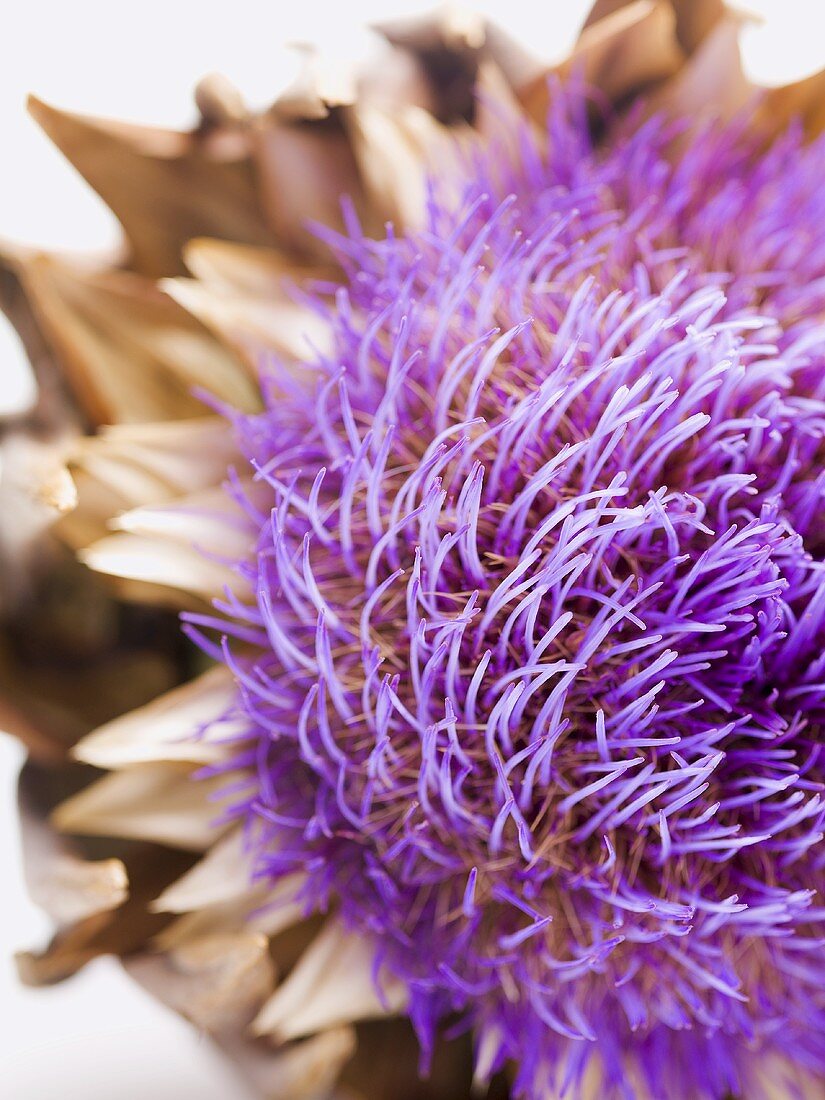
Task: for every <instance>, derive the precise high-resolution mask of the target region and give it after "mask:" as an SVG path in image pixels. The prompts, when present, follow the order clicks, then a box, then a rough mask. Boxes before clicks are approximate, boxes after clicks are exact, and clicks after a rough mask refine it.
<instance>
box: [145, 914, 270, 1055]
mask: <svg viewBox="0 0 825 1100" xmlns="http://www.w3.org/2000/svg"><path fill="white" fill-rule="evenodd" d="M124 966H125V968H126V971H127V973H129V974H130V975H131V976H132V977H133V978H135V979H136V980H137V981H138V982H140V984H141V985H143V986H144V987H145V988H146V989H148V990H149V992H150V993H152V994H154V995H155V996H156V997H157V998H158V999H159V1000H161V1001H162V1002H163V1003H164V1004H166V1005H168V1006H169V1007H170V1008H172V1009H174V1010H175V1011H176V1012H179V1013H180V1014H181V1015H182V1016H184V1017H185V1018H186V1019H187V1020H190V1021H191V1022H192V1023H193V1024H195V1026H196V1027H200V1028H203V1029H204V1030H205V1031H209V1032H213V1033H229V1034H232V1033H236V1032H238V1031H240V1030H241V1029H243V1028H244V1027H246V1025H247V1024H248V1023H249V1022H250V1021H251V1019H252V1017H253V1016H254V1015H255V1013H256V1011H257V1010H258V1008H259V1006H260V1005H261V1003H262V1002H263V1001H264V999H265V998H266V997H267V996H268V995H269V994H270V992H271V990H272V987H273V985H274V983H275V968H274V966H273V964H272V959H271V958H270V955H269V942H268V940H267V938H266V936H263V935H260V934H256V933H254V932H237V933H234V934H231V935H214V936H205V937H203V938H202V939H198V940H192V941H191V942H189V943H186V944H184V945H182V946H180V947H177V948H175V949H174V950H172V951H167V952H163V953H146V954H141V955H136V956H133V957H131V958H128V959H124Z"/></svg>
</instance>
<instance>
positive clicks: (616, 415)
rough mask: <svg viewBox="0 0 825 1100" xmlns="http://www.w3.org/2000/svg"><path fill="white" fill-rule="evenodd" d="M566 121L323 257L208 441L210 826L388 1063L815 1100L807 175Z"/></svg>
mask: <svg viewBox="0 0 825 1100" xmlns="http://www.w3.org/2000/svg"><path fill="white" fill-rule="evenodd" d="M584 113H585V112H584V108H583V105H582V104H581V103H580V102H579V100H578V99H577V97H576V96H575V95H574V94H568V95H566V96H565V95H561V96H557V97H556V107H555V108H554V109H553V113H552V115H551V118H550V120H549V123H548V135H547V137H548V141H547V143H546V144H547V146H548V148H549V152H544V151H542V152H540V148H542V146H540V145H539V143H538V142H535V141H534V140H533V139H532V138H531V137H530V136H529V135H526V134H525V135H522V137H521V141H520V152H519V155H518V157H517V158H514V156H513V154H512V153H507V152H505V151H504V150H503V148H502V149H499V150H493V151H491V152H486V153H480V154H477V155H476V157H475V159H474V161H473V163H472V165H471V171H470V173H469V176H470V178H471V180H472V182H471V184H470V185H469V187H468V189H467V193H466V196H465V201H464V203H463V206H462V207H461V209H460V210H457V209H456V208H455V206H454V205H453V204H450V203H447V202H446V201H445V200H442V199H440V198H439V191H438V188H437V186H433V187H432V188H431V193H430V200H429V206H428V215H427V224H426V227H425V228H424V229H423V230H422V231H421V232H419V233H416V234H414V235H408V236H396V235H395V234H394V233H392V232H388V234H387V236H386V238H385V239H383V240H370V239H367V238H365V237H364V236H363V235H362V233H361V232H360V230H359V227H358V226H357V224H355V223H354V221H353V220H352V219H351V224H350V226H349V232H348V234H346V235H344V236H340V237H333V236H332V235H331V234H327V237H328V239H329V240H330V241H331V243H332V245H333V247H334V248H335V250H336V252H337V254H338V257H339V259H340V262H341V264H342V265H343V268H344V270H345V273H346V279H345V281H344V282H343V283H342V285H340V286H337V287H328V286H324V287H321V288H319V289H318V292H317V294H316V296H315V297H314V299H313V302H314V307H315V308H316V309H317V310H318V311H319V313H320V314H321V315H322V316H323V317H324V318H325V319H326V320H327V321H328V323H329V325H330V327H331V329H332V332H333V341H332V347H331V350H329V351H328V352H324V353H320V352H319V353H318V355H317V357H316V359H315V361H314V362H311V363H309V364H307V365H306V368H305V373H304V374H303V375H302V377H301V378H300V379H298V380H297V381H296V380H295V379H294V377H290V376H289V374H288V373H286V372H285V371H284V370H279V369H277V368H276V369H273V370H272V371H271V372H270V374H269V376H268V377H267V379H266V407H265V410H264V411H263V412H262V413H261V414H259V415H255V416H251V417H241V416H240V415H239V416H237V417H235V418H234V419H235V422H236V426H237V431H238V437H239V440H240V443H241V446H242V448H243V450H244V453H245V454H246V455H247V457H248V459H249V462H250V463H251V464H252V466H253V467H254V469H255V471H256V476H257V479H258V481H259V482H260V483H261V484H262V485H263V486H264V488H265V490H266V492H268V493H269V494H270V502H271V513H270V514H264V515H260V514H258V513H257V512H256V511H255V510H254V508H253V506H252V505H250V506H249V512H250V515H251V516H253V517H256V518H255V519H254V522H255V523H256V525H257V528H258V534H257V543H256V546H255V552H254V554H252V555H251V556H250V558H249V560H248V561H245V562H243V563H241V564H240V566H239V568H240V570H241V571H242V572H243V573H244V575H245V576H246V577H247V578H248V579H249V580H250V581H251V584H252V588H253V590H254V593H255V600H254V602H253V603H252V605H251V606H241V605H240V604H239V603H238V602H237V601H235V602H234V603H228V604H226V605H221V610H223V611H224V612H228V613H229V619H234V620H235V621H236V622H237V621H239V620H240V621H242V625H241V626H240V627H235V626H233V627H231V628H230V633H233V632H234V634H235V635H236V636H239V637H241V638H242V639H243V640H244V641H245V642H246V643H249V642H252V643H253V645H252V647H251V648H250V647H249V646H248V645H246V646H244V645H241V644H236V643H233V644H232V645H231V646H230V645H226V644H225V646H224V654H225V659H226V660H227V662H229V664H230V666H231V668H232V669H233V671H234V672H235V675H236V677H237V682H238V688H239V694H240V700H241V702H240V705H241V706H242V708H243V709H244V711H245V713H246V715H247V716H248V736H247V737H246V738H245V740H244V741H243V742H242V743H240V744H239V748H238V754H237V758H236V760H235V761H234V766H235V767H236V768H237V769H238V770H239V771H240V772H242V773H245V774H246V775H247V776H248V777H249V784H248V785H247V786H245V787H244V788H243V791H242V796H238V797H237V799H236V802H235V805H234V808H233V811H232V812H233V813H235V814H236V815H237V816H238V817H240V818H242V819H243V820H245V821H246V822H247V823H248V824H249V828H250V837H251V839H252V843H253V844H254V848H255V853H256V860H257V872H256V873H257V875H258V876H260V877H261V878H264V879H269V880H271V881H272V882H273V884H274V883H275V882H277V881H279V880H280V879H282V878H285V877H286V876H287V875H291V874H294V872H295V871H296V870H306V869H308V870H309V872H310V873H309V877H308V883H307V885H306V887H305V888H304V892H303V894H302V898H303V900H304V902H305V903H306V905H307V908H308V909H310V910H321V911H323V910H326V909H328V908H331V907H332V908H335V909H337V910H338V911H339V912H340V913H341V915H342V918H343V919H344V921H345V922H346V923H347V924H348V925H350V926H351V927H353V928H355V929H356V930H358V931H359V932H361V933H363V934H365V935H368V936H369V937H371V938H372V939H374V941H375V942H376V944H377V949H378V953H379V962H380V964H381V965H385V966H386V967H388V968H389V969H390V970H391V971H392V972H394V973H395V974H396V975H398V976H400V977H401V978H402V979H403V980H404V982H405V983H406V985H407V986H408V988H409V991H410V992H409V1007H408V1013H409V1016H410V1018H411V1020H412V1022H413V1024H414V1026H415V1027H416V1030H417V1032H418V1034H419V1037H420V1040H421V1043H422V1048H423V1050H424V1054H425V1061H426V1053H427V1051H428V1050H429V1049H430V1048H431V1046H432V1042H433V1038H434V1034H435V1031H436V1028H437V1026H438V1025H439V1024H440V1023H441V1022H442V1021H443V1020H444V1019H445V1018H447V1017H450V1018H451V1019H452V1020H455V1019H458V1020H459V1021H460V1022H463V1023H464V1024H465V1025H466V1026H468V1027H471V1028H472V1029H473V1033H474V1036H475V1043H476V1049H477V1060H478V1066H479V1073H480V1074H481V1076H485V1075H487V1074H489V1073H490V1072H493V1071H495V1070H497V1069H498V1068H500V1067H501V1066H502V1065H503V1064H504V1062H505V1061H509V1062H511V1063H512V1064H513V1066H514V1067H515V1071H514V1072H515V1085H514V1094H515V1095H517V1096H521V1097H528V1098H533V1100H538V1098H540V1097H546V1096H548V1095H554V1094H556V1093H559V1094H563V1095H566V1096H570V1097H575V1096H577V1095H580V1091H579V1090H580V1089H581V1088H582V1087H583V1086H582V1081H583V1080H584V1078H585V1075H586V1074H587V1075H588V1078H589V1075H590V1074H592V1073H595V1074H597V1079H598V1080H599V1081H600V1082H601V1084H600V1085H599V1087H598V1089H597V1090H596V1092H597V1094H598V1095H599V1096H602V1097H610V1096H621V1097H634V1096H638V1095H651V1096H655V1097H657V1098H660V1100H667V1098H669V1097H674V1098H682V1097H685V1096H696V1097H700V1096H701V1097H711V1098H722V1097H725V1096H727V1095H729V1094H730V1093H733V1094H736V1095H744V1096H747V1097H749V1098H758V1097H760V1096H763V1095H767V1092H763V1085H762V1083H761V1076H760V1075H761V1073H762V1068H763V1067H764V1066H766V1065H768V1063H769V1062H770V1063H771V1064H773V1065H774V1066H777V1065H780V1064H785V1063H790V1064H792V1065H793V1066H795V1067H796V1068H797V1069H800V1070H802V1071H804V1072H807V1073H814V1074H816V1073H821V1072H822V1071H823V1070H825V999H823V990H824V989H825V959H823V951H822V942H823V941H822V920H823V917H825V910H823V908H822V899H821V890H822V886H823V866H825V859H823V853H822V845H821V838H822V827H823V816H824V815H823V807H822V805H821V796H820V791H821V788H822V781H823V750H822V730H823V722H825V655H823V646H824V645H825V572H823V563H822V553H823V547H825V521H824V520H823V517H824V516H825V511H823V496H824V495H825V473H823V467H822V458H823V429H824V428H825V401H823V397H824V396H825V374H824V373H823V367H825V324H823V323H822V322H821V320H820V318H821V316H822V311H823V308H825V190H823V189H822V186H821V176H822V170H823V167H824V166H825V144H823V143H822V142H820V143H818V144H816V145H812V146H805V145H804V144H803V142H802V140H801V138H800V137H799V135H797V134H794V133H792V134H790V135H789V136H788V137H787V138H785V139H783V140H782V141H781V142H780V143H779V144H778V145H777V146H776V147H774V148H773V149H771V150H770V151H768V152H758V151H757V150H756V149H755V148H754V147H752V146H751V145H750V144H749V143H748V141H747V140H745V139H744V138H742V137H741V135H738V134H737V133H736V132H734V131H731V130H724V131H721V132H720V130H719V129H718V128H717V129H710V130H708V131H707V132H703V133H700V134H698V135H696V136H695V137H693V138H691V139H689V140H686V139H685V138H684V137H683V138H682V139H681V140H682V142H683V146H684V148H683V151H682V152H681V153H680V154H679V156H678V158H677V159H676V161H675V163H674V162H673V160H672V158H670V159H666V157H665V150H666V148H668V147H669V145H670V143H671V141H672V139H673V134H672V133H668V132H667V130H666V128H665V127H663V125H662V124H661V122H659V121H653V122H647V123H645V124H643V125H641V126H638V127H636V128H635V129H631V130H629V131H627V132H625V133H623V134H618V135H616V136H615V137H614V139H613V140H612V141H611V142H610V143H609V144H608V145H607V147H606V148H605V149H604V150H598V151H596V150H594V149H593V148H592V147H591V145H590V141H589V137H588V129H587V126H586V123H585V121H584ZM777 1072H781V1071H777ZM780 1079H781V1078H780ZM787 1087H788V1089H790V1087H791V1086H790V1085H788V1086H787ZM790 1094H791V1093H790V1092H788V1095H790Z"/></svg>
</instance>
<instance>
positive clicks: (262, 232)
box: [29, 97, 272, 277]
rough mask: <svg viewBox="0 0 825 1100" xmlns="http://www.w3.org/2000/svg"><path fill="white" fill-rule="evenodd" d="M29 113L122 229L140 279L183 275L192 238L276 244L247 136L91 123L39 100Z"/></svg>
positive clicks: (236, 129) (237, 129) (237, 131)
mask: <svg viewBox="0 0 825 1100" xmlns="http://www.w3.org/2000/svg"><path fill="white" fill-rule="evenodd" d="M29 110H30V111H31V113H32V115H33V116H34V118H35V119H36V120H37V122H38V123H39V124H40V125H41V126H42V127H43V129H44V130H45V131H46V133H47V134H48V135H49V137H50V138H51V139H52V141H53V142H54V143H55V145H57V146H58V148H59V149H60V150H61V151H62V152H63V154H64V155H65V156H66V157H67V158H68V159H69V160H70V161H71V163H72V164H73V165H74V166H75V168H77V170H78V171H79V172H80V174H81V175H82V176H83V177H84V179H86V180H87V182H88V183H89V184H90V185H91V186H92V187H93V188H94V189H95V191H97V193H98V194H99V195H100V196H101V198H102V199H103V200H104V202H105V203H106V205H107V206H108V207H109V208H110V209H111V210H112V211H113V213H114V214H115V216H116V217H117V218H118V220H119V221H120V223H121V225H122V226H123V228H124V231H125V233H126V236H127V238H128V240H129V243H130V245H131V249H132V257H131V263H132V266H133V267H134V269H135V270H136V271H139V272H141V273H142V274H144V275H148V276H153V277H157V276H161V275H174V274H178V273H181V272H182V270H183V264H182V260H181V251H182V249H183V246H184V245H185V244H186V242H187V241H188V240H191V238H192V237H203V236H209V237H224V238H227V239H229V240H235V241H241V242H243V243H246V244H266V243H269V242H271V241H272V234H271V231H270V227H269V225H268V224H267V221H266V218H265V217H264V215H263V212H262V210H261V206H260V202H259V200H258V192H257V181H256V174H255V169H254V165H253V160H252V156H251V153H250V142H249V135H248V132H247V130H246V129H244V128H242V127H232V128H229V129H223V130H218V131H212V130H210V128H208V127H207V128H205V129H203V130H200V131H194V132H192V133H178V132H176V131H172V130H162V129H158V128H153V127H148V126H136V125H132V124H127V123H122V122H110V121H108V120H103V119H93V118H87V117H85V116H82V115H77V114H72V113H70V112H68V111H60V110H58V109H57V108H55V107H51V106H49V105H48V104H46V103H44V102H43V101H42V100H39V99H36V98H34V97H33V98H32V99H31V100H30V103H29Z"/></svg>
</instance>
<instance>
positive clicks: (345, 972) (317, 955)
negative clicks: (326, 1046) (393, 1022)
mask: <svg viewBox="0 0 825 1100" xmlns="http://www.w3.org/2000/svg"><path fill="white" fill-rule="evenodd" d="M375 980H376V976H375V951H374V948H373V947H372V945H371V944H370V942H369V940H368V939H367V938H365V937H363V936H356V935H353V934H352V933H348V932H345V931H344V930H343V928H342V927H341V925H340V924H339V923H338V922H337V921H335V920H334V919H332V918H330V919H328V920H327V922H326V924H325V926H324V929H323V931H322V932H321V933H320V935H318V936H317V937H316V939H315V940H314V941H313V943H312V944H311V946H310V947H308V948H307V950H306V951H305V952H304V954H303V955H302V956H301V958H300V960H299V961H298V963H297V965H296V966H295V968H294V969H293V970H292V972H291V973H290V974H289V977H288V978H287V979H286V981H285V982H283V984H282V985H280V986H279V987H278V989H276V991H275V992H274V993H273V995H272V996H271V997H270V999H269V1000H268V1001H267V1002H266V1004H265V1005H264V1006H263V1008H262V1009H261V1011H260V1013H259V1014H258V1016H257V1017H256V1019H255V1022H254V1025H253V1026H254V1029H255V1032H256V1034H258V1035H271V1036H273V1038H275V1039H276V1040H277V1041H279V1042H286V1041H288V1040H290V1039H297V1038H301V1037H302V1036H304V1035H312V1034H313V1033H314V1032H316V1031H322V1030H324V1029H326V1028H329V1027H334V1026H337V1025H339V1024H347V1023H354V1022H356V1021H357V1020H367V1019H372V1018H375V1017H382V1016H386V1015H392V1014H394V1013H396V1012H399V1011H401V1009H402V1008H403V1007H404V1005H405V1003H406V1000H407V990H406V989H405V987H404V986H403V985H402V984H401V983H400V982H399V981H397V980H396V979H394V978H392V977H390V976H386V975H385V976H384V977H383V979H382V981H381V986H382V993H383V997H379V995H378V993H377V991H376V987H375Z"/></svg>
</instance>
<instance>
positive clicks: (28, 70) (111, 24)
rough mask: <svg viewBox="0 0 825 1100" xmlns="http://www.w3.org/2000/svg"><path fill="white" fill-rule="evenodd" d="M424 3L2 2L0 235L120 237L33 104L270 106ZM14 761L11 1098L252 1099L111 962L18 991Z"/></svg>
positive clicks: (9, 750)
mask: <svg viewBox="0 0 825 1100" xmlns="http://www.w3.org/2000/svg"><path fill="white" fill-rule="evenodd" d="M475 6H476V7H477V8H479V9H481V10H482V11H484V12H486V13H488V14H490V15H492V16H493V17H494V18H496V19H498V21H499V22H501V23H502V24H503V25H505V26H506V27H508V28H509V29H510V30H511V32H513V33H514V34H515V35H516V36H517V37H519V38H521V39H522V40H523V41H524V42H526V43H530V44H531V45H532V46H533V47H534V48H541V49H542V52H544V53H545V54H547V55H548V56H552V55H554V54H562V53H563V52H564V51H565V50H566V48H567V46H568V44H569V42H570V41H571V40H572V37H573V36H574V34H575V31H576V28H577V24H578V22H579V20H580V18H581V13H582V11H583V9H584V8H586V7H587V6H588V5H587V3H586V2H583V0H486V2H485V0H477V3H476V5H475ZM741 6H744V4H743V5H741ZM748 6H749V7H750V8H751V9H760V10H762V11H763V12H764V13H765V14H767V15H768V16H769V17H770V22H769V23H768V25H767V26H765V27H763V28H761V29H760V28H754V29H753V30H751V31H750V32H749V34H748V38H747V41H746V47H747V54H746V61H747V65H748V67H749V68H750V69H751V71H752V72H753V73H754V74H756V75H758V76H760V77H761V78H762V79H763V80H765V81H766V82H782V81H784V80H788V79H793V78H794V77H797V76H803V75H807V74H808V73H809V72H811V71H813V70H814V69H815V68H817V67H818V66H819V65H821V64H823V63H825V34H823V30H825V3H823V0H761V2H757V0H749V3H748ZM430 7H431V5H430V4H429V3H421V2H416V0H383V2H380V0H328V2H325V0H299V2H297V3H295V2H289V3H285V2H284V0H269V3H262V2H260V0H257V2H254V3H253V2H250V0H231V2H222V3H216V2H215V0H197V2H194V0H160V2H159V0H141V2H140V3H114V2H112V0H74V2H65V3H64V2H62V0H51V2H48V0H27V2H25V3H24V2H22V0H19V2H17V3H14V4H13V5H12V4H9V6H8V7H6V8H5V10H4V17H3V36H2V44H0V139H2V149H3V167H2V172H0V238H5V239H11V240H17V241H25V242H27V243H31V244H35V245H38V246H43V247H49V248H61V249H73V250H74V249H85V248H92V249H96V248H100V247H102V246H105V245H106V244H108V243H110V242H111V241H113V240H114V239H115V237H116V233H117V229H116V226H115V224H114V221H113V219H112V218H111V216H110V215H109V214H108V212H107V211H106V210H105V209H103V207H102V205H101V204H100V203H99V201H98V200H97V199H96V197H95V196H94V195H93V194H92V193H91V191H90V190H89V189H88V188H87V187H86V185H85V184H84V183H83V181H82V180H81V179H80V178H79V177H78V176H77V175H76V174H75V173H74V172H73V170H72V169H71V168H70V167H69V166H68V165H66V164H65V162H63V161H62V159H61V158H60V156H59V154H57V153H56V152H55V151H54V150H53V149H52V148H51V147H50V145H49V143H48V141H47V140H46V139H45V138H44V137H43V136H42V135H41V134H40V133H39V131H38V130H37V128H36V127H35V125H34V124H33V123H32V122H31V120H30V119H28V117H27V116H26V114H25V109H24V100H25V96H26V94H27V92H30V91H33V92H36V93H37V94H38V95H39V96H41V97H42V98H44V99H46V100H47V101H50V102H52V103H55V104H58V105H60V106H63V107H67V108H71V109H75V110H79V111H86V112H88V113H91V114H95V113H97V114H109V115H112V116H116V117H121V118H130V119H134V120H137V121H145V122H157V123H160V124H165V125H173V126H177V125H180V126H185V125H187V124H188V123H190V122H191V121H192V119H193V107H192V101H191V89H192V87H193V85H194V83H195V82H196V80H197V79H198V78H199V77H200V76H201V75H203V74H204V73H206V72H210V71H216V70H217V71H220V72H223V73H225V74H226V75H227V76H229V77H230V78H231V80H232V81H233V82H234V83H235V84H236V85H237V86H238V87H239V88H240V89H241V91H242V92H243V93H244V95H245V97H246V99H247V101H248V102H249V103H250V104H252V105H255V106H258V105H260V106H263V105H265V104H266V103H268V102H269V101H271V99H272V98H273V97H274V95H275V94H276V93H277V91H278V90H279V89H280V88H281V87H283V86H284V85H285V84H286V83H287V82H288V80H289V79H290V77H291V76H292V75H293V73H294V71H295V61H294V59H293V58H292V57H291V55H290V54H289V52H288V51H287V49H286V48H285V47H286V44H287V43H289V42H290V41H315V42H318V41H320V43H321V45H322V46H323V47H325V48H326V51H327V52H328V53H330V54H333V55H340V56H344V57H346V56H352V55H354V54H358V53H362V52H363V51H364V50H367V49H369V48H370V44H371V39H370V37H369V35H368V34H367V32H366V31H365V30H363V29H362V28H363V25H364V24H366V23H368V22H369V21H372V20H377V19H385V18H389V17H391V16H394V15H402V14H410V13H414V12H423V11H427V10H429V8H430ZM551 28H552V33H551ZM31 397H32V393H31V385H30V380H29V378H28V374H27V370H26V367H25V363H24V360H23V357H22V355H21V352H20V349H19V346H18V345H17V342H16V339H15V337H14V336H13V334H12V333H11V332H10V330H9V329H8V326H7V325H6V324H5V322H4V321H3V319H2V318H1V317H0V414H2V413H3V412H4V411H5V412H11V411H13V410H17V409H20V408H22V407H25V405H26V404H27V402H28V401H30V400H31ZM0 522H2V517H0ZM20 759H21V756H20V752H19V749H18V748H17V746H16V745H15V744H14V743H13V742H12V741H11V740H10V739H9V738H7V737H6V736H5V735H3V734H2V733H0V883H1V884H2V887H1V888H0V1093H1V1094H2V1096H3V1098H4V1100H143V1098H145V1097H152V1100H190V1098H197V1100H247V1093H246V1092H245V1090H244V1088H243V1086H242V1085H241V1084H240V1083H239V1082H238V1081H236V1080H235V1078H234V1076H233V1075H232V1073H231V1072H230V1071H229V1070H228V1069H227V1068H226V1067H225V1066H224V1065H223V1064H222V1063H221V1062H220V1060H219V1059H218V1057H217V1056H216V1055H215V1054H214V1053H213V1052H212V1051H211V1049H210V1048H209V1046H208V1043H207V1042H206V1041H205V1040H204V1039H202V1038H201V1037H199V1036H197V1035H196V1034H195V1033H194V1032H193V1031H192V1030H191V1029H190V1028H189V1027H188V1026H187V1025H186V1024H184V1023H182V1022H181V1021H180V1020H178V1019H177V1018H176V1017H174V1016H172V1014H171V1013H169V1012H167V1011H166V1010H164V1009H162V1008H160V1007H159V1006H158V1005H156V1004H155V1003H154V1002H153V1001H152V1000H151V999H150V998H149V997H148V996H146V995H145V994H143V993H142V992H141V991H140V990H138V989H137V988H136V987H135V986H133V985H132V984H131V982H130V981H129V980H128V979H127V978H126V977H125V976H124V975H123V974H122V973H121V972H120V970H119V969H118V968H117V966H116V965H115V964H114V963H113V962H111V961H110V960H99V961H98V962H96V963H95V964H93V965H92V966H90V967H88V968H87V969H86V971H84V972H83V973H82V974H81V975H79V976H78V977H76V978H74V979H72V980H71V981H70V982H67V983H65V984H64V985H63V986H61V987H59V988H56V989H49V990H43V991H40V990H24V989H22V988H21V987H20V986H19V985H18V984H17V981H16V977H15V973H14V967H13V963H12V961H11V956H12V952H13V951H14V950H15V949H18V948H21V947H26V946H32V945H37V944H41V943H43V942H44V941H45V939H46V937H47V935H48V925H47V922H46V921H45V919H44V918H43V916H42V915H41V914H40V913H39V912H38V910H37V909H36V908H35V907H34V906H33V905H32V904H31V903H30V902H29V901H28V899H27V898H26V895H25V891H24V887H23V883H22V873H21V867H20V859H19V854H18V848H17V844H18V841H17V826H16V820H15V810H14V801H15V795H14V784H15V776H16V771H17V768H18V767H19V763H20Z"/></svg>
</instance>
